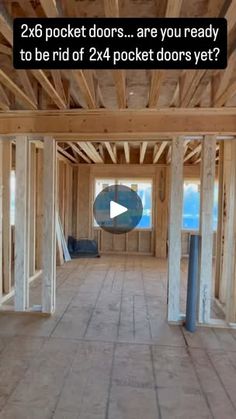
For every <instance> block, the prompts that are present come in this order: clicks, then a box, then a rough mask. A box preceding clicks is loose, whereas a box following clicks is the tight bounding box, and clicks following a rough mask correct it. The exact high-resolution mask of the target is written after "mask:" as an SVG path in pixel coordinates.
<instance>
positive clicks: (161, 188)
mask: <svg viewBox="0 0 236 419" xmlns="http://www.w3.org/2000/svg"><path fill="white" fill-rule="evenodd" d="M156 179H157V185H156V189H157V190H156V194H155V197H156V200H155V201H156V202H155V206H156V208H155V209H156V211H155V212H156V240H155V256H156V257H157V258H162V259H166V253H167V235H168V200H169V193H168V185H169V167H165V168H158V169H157V176H156Z"/></svg>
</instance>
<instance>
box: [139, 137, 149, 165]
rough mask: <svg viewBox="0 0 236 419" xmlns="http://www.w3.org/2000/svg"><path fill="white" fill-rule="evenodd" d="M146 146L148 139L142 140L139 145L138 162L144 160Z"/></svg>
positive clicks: (141, 162)
mask: <svg viewBox="0 0 236 419" xmlns="http://www.w3.org/2000/svg"><path fill="white" fill-rule="evenodd" d="M147 146H148V141H144V142H143V143H142V144H141V145H140V156H139V163H140V164H143V162H144V159H145V154H146V150H147Z"/></svg>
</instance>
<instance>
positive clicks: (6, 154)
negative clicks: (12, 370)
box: [2, 140, 12, 294]
mask: <svg viewBox="0 0 236 419" xmlns="http://www.w3.org/2000/svg"><path fill="white" fill-rule="evenodd" d="M2 167H3V292H4V293H5V294H8V293H9V292H10V291H11V284H12V280H11V279H12V266H11V253H12V252H11V250H12V248H11V247H12V246H11V245H12V242H11V170H12V142H11V141H10V140H9V141H3V159H2Z"/></svg>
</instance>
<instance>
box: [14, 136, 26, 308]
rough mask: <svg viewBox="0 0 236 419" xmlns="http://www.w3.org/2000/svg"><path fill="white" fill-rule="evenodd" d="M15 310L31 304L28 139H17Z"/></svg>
mask: <svg viewBox="0 0 236 419" xmlns="http://www.w3.org/2000/svg"><path fill="white" fill-rule="evenodd" d="M15 213H16V216H15V310H16V311H25V310H26V309H27V308H28V306H29V283H28V280H29V241H28V139H27V137H26V136H24V137H23V136H22V137H18V138H17V140H16V202H15Z"/></svg>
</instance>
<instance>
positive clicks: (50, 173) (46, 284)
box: [42, 137, 57, 313]
mask: <svg viewBox="0 0 236 419" xmlns="http://www.w3.org/2000/svg"><path fill="white" fill-rule="evenodd" d="M43 169H44V170H43V171H44V174H43V176H44V193H43V194H44V212H43V214H44V217H43V258H42V259H43V290H42V311H43V312H44V313H53V312H54V311H55V306H56V184H57V174H56V142H55V140H54V139H53V138H51V137H45V139H44V165H43Z"/></svg>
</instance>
